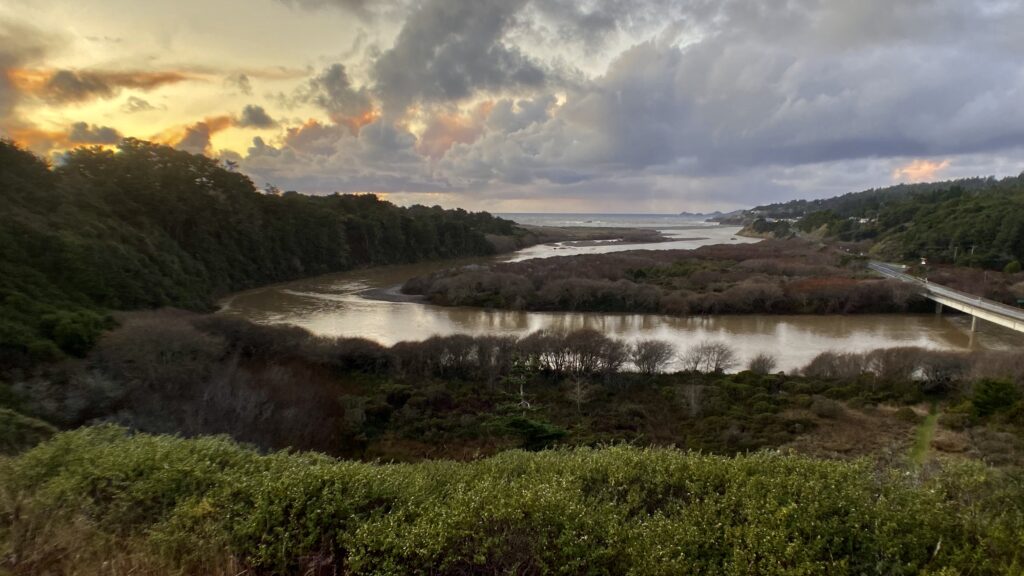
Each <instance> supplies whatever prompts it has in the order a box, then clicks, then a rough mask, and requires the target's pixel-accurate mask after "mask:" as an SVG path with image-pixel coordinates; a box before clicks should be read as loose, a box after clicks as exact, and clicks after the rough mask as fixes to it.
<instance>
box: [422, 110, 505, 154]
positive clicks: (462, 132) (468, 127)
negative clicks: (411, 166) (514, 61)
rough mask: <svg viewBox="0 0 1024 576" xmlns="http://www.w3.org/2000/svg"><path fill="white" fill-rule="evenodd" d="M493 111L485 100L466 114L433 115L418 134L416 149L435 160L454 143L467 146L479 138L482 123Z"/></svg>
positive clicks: (482, 127) (481, 131) (482, 126)
mask: <svg viewBox="0 0 1024 576" xmlns="http://www.w3.org/2000/svg"><path fill="white" fill-rule="evenodd" d="M493 109H494V102H493V101H491V100H487V101H484V102H481V103H479V104H477V105H476V107H475V108H473V109H472V110H471V111H470V112H469V113H468V114H459V113H449V114H445V113H441V114H435V115H434V116H433V117H431V118H430V120H429V121H428V122H427V126H426V128H425V129H424V130H423V132H422V133H421V134H420V141H419V144H418V145H417V147H416V149H417V150H418V151H419V153H420V154H423V155H425V156H429V157H431V158H433V159H434V160H437V159H438V158H440V157H441V156H444V154H445V152H447V151H448V150H449V149H450V148H451V147H452V146H454V145H455V144H456V143H462V144H468V143H471V142H473V141H474V140H476V139H477V138H479V137H480V134H482V133H483V129H484V123H485V122H486V121H487V117H488V116H490V115H491V110H493Z"/></svg>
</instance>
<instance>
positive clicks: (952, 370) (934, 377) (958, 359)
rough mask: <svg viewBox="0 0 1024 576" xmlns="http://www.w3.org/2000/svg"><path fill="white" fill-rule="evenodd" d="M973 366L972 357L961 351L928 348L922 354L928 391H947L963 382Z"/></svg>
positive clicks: (922, 367) (922, 368)
mask: <svg viewBox="0 0 1024 576" xmlns="http://www.w3.org/2000/svg"><path fill="white" fill-rule="evenodd" d="M970 368H971V362H970V359H969V358H968V357H967V355H965V354H961V353H959V352H945V351H940V350H926V351H923V352H922V354H921V376H922V378H923V380H924V384H923V389H924V390H925V391H926V392H934V391H946V390H950V389H952V388H953V387H954V386H955V385H956V384H959V383H961V382H963V381H964V380H965V379H966V377H967V374H968V372H969V371H970Z"/></svg>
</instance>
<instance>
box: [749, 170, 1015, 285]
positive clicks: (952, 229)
mask: <svg viewBox="0 0 1024 576" xmlns="http://www.w3.org/2000/svg"><path fill="white" fill-rule="evenodd" d="M742 219H743V223H744V224H746V225H747V228H746V230H747V231H748V232H751V233H753V235H762V236H774V237H785V236H787V235H789V234H790V231H791V230H795V231H798V232H802V233H804V234H813V235H814V236H816V237H827V238H833V239H837V240H840V241H844V242H865V241H866V242H869V243H870V244H871V245H872V246H871V251H872V253H873V254H874V255H875V256H876V257H880V258H885V259H890V260H896V261H903V262H916V261H918V260H920V259H922V258H923V259H925V260H926V261H928V262H930V263H931V264H933V265H956V266H971V267H977V268H985V269H988V270H1003V269H1006V271H1007V272H1016V271H1019V270H1020V262H1021V261H1024V174H1022V175H1021V176H1017V177H1010V178H1004V179H1002V180H996V179H994V178H969V179H963V180H952V181H947V182H934V183H928V184H901V185H898V186H892V187H889V188H880V189H873V190H866V191H864V192H855V193H850V194H844V195H842V196H837V197H835V198H828V199H824V200H794V201H792V202H786V203H780V204H769V205H765V206H758V207H756V208H754V209H752V210H748V211H746V212H744V214H743V218H742Z"/></svg>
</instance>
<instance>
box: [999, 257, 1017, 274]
mask: <svg viewBox="0 0 1024 576" xmlns="http://www.w3.org/2000/svg"><path fill="white" fill-rule="evenodd" d="M1020 269H1021V266H1020V260H1014V261H1012V262H1010V263H1008V264H1007V265H1006V266H1005V267H1004V268H1003V272H1005V273H1007V274H1016V273H1018V272H1020Z"/></svg>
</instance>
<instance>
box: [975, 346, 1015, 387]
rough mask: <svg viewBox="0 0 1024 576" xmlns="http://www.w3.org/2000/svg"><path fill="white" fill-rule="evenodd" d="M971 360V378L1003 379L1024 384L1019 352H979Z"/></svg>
mask: <svg viewBox="0 0 1024 576" xmlns="http://www.w3.org/2000/svg"><path fill="white" fill-rule="evenodd" d="M971 360H972V362H971V364H972V366H971V373H970V379H971V380H981V379H982V378H990V379H1005V380H1012V381H1015V382H1018V383H1022V384H1024V362H1021V357H1020V353H1019V352H1006V351H990V352H979V353H976V354H974V355H973V356H972V358H971Z"/></svg>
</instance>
